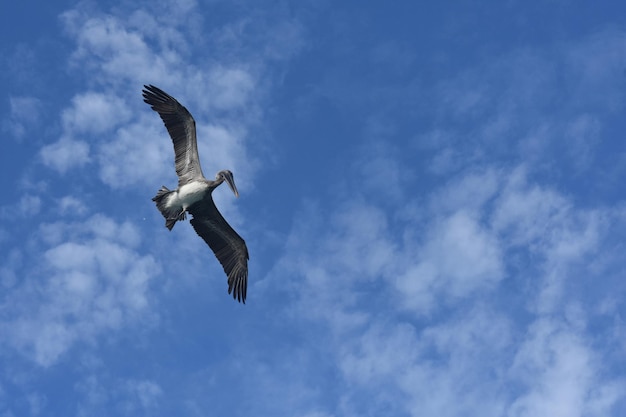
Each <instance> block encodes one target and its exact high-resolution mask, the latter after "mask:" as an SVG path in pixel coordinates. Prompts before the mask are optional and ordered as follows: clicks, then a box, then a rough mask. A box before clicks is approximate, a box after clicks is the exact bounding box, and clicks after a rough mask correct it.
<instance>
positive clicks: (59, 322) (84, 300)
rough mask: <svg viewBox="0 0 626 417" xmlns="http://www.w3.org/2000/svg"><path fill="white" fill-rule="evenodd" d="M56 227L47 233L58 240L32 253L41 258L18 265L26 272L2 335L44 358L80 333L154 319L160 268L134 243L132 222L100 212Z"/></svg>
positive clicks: (10, 301) (56, 354) (83, 336)
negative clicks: (152, 286) (152, 295)
mask: <svg viewBox="0 0 626 417" xmlns="http://www.w3.org/2000/svg"><path fill="white" fill-rule="evenodd" d="M57 229H58V231H57V233H56V234H55V235H53V236H55V237H53V238H52V239H51V240H50V239H48V241H49V242H57V243H52V244H51V246H50V247H49V248H47V249H45V248H42V249H41V252H40V253H32V254H29V255H28V256H31V257H33V258H34V259H41V262H37V263H36V264H34V265H24V266H23V267H22V268H21V270H19V271H17V273H18V274H20V275H21V276H23V278H22V280H21V282H20V284H19V285H17V286H14V287H13V288H11V290H10V291H11V296H10V297H8V298H7V299H6V300H5V302H4V304H5V305H4V307H5V309H8V310H7V311H10V312H11V314H10V315H8V316H7V315H5V316H3V317H2V320H1V323H0V327H1V328H2V329H3V333H4V334H5V335H6V340H5V341H4V343H6V344H7V345H9V346H11V347H12V348H14V349H15V350H16V351H18V352H19V353H21V354H23V355H25V356H26V357H28V358H30V359H32V360H33V361H35V362H36V363H37V364H39V365H41V366H50V365H52V364H54V363H55V362H57V361H58V360H59V359H60V357H61V356H62V355H63V354H65V353H66V352H67V351H68V350H69V349H70V348H71V347H72V346H73V345H74V344H75V343H77V342H78V341H84V342H89V341H92V340H93V339H94V338H96V337H97V336H99V335H100V334H101V333H102V332H104V331H111V330H113V331H115V330H117V329H119V328H121V327H122V326H126V325H130V324H131V323H133V322H135V321H136V320H140V321H143V322H144V323H145V321H146V320H147V319H148V320H150V315H151V313H150V312H149V311H148V310H147V307H148V303H149V301H148V297H149V296H148V290H149V287H148V284H149V281H150V280H151V279H152V277H153V276H154V275H155V274H156V273H157V272H158V271H159V265H158V263H157V262H156V261H155V260H154V259H153V258H152V256H150V255H141V254H140V253H138V252H137V251H136V250H135V247H136V246H137V244H138V241H139V235H138V232H137V230H136V229H135V227H134V226H133V225H131V224H129V223H122V224H118V223H116V222H114V221H112V220H111V219H109V218H106V217H104V216H99V215H96V216H92V217H90V218H89V219H87V220H85V221H84V222H73V223H67V224H57ZM33 306H37V307H35V308H32V307H33Z"/></svg>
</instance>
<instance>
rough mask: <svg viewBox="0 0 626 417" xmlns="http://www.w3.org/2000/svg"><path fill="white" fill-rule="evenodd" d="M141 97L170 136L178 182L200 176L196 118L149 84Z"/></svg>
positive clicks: (188, 180)
mask: <svg viewBox="0 0 626 417" xmlns="http://www.w3.org/2000/svg"><path fill="white" fill-rule="evenodd" d="M143 101H145V102H146V103H148V104H149V105H150V106H151V107H152V110H154V111H155V112H157V113H159V116H161V119H162V120H163V123H165V127H166V128H167V131H168V132H169V134H170V137H171V138H172V142H173V143H174V154H175V155H176V174H177V175H178V186H179V187H180V186H181V185H184V184H187V183H188V182H190V181H192V180H196V179H199V178H204V175H203V174H202V168H201V167H200V159H199V158H198V143H197V141H196V122H195V121H194V120H193V117H192V116H191V113H189V111H188V110H187V109H186V108H185V106H183V105H182V104H180V103H179V102H178V101H177V100H176V99H175V98H174V97H172V96H170V95H169V94H167V93H166V92H165V91H163V90H161V89H160V88H158V87H155V86H153V85H144V89H143Z"/></svg>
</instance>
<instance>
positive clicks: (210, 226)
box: [142, 85, 248, 304]
mask: <svg viewBox="0 0 626 417" xmlns="http://www.w3.org/2000/svg"><path fill="white" fill-rule="evenodd" d="M142 93H143V101H145V102H146V103H148V104H149V105H150V107H152V110H154V111H155V112H157V113H159V116H161V119H162V120H163V123H164V124H165V127H166V128H167V131H168V132H169V134H170V137H171V138H172V142H173V143H174V153H175V155H176V160H175V165H176V174H177V175H178V188H176V189H175V190H170V189H168V188H167V187H166V186H162V187H161V189H159V191H158V192H157V194H156V196H155V197H154V198H153V199H152V201H154V202H155V203H156V206H157V208H158V209H159V211H160V212H161V214H162V215H163V217H165V227H167V228H168V229H169V230H172V228H173V227H174V225H175V224H176V222H177V221H182V220H185V217H186V213H190V214H191V215H192V216H193V218H192V219H191V225H192V226H193V228H194V229H195V231H196V233H197V234H198V235H199V236H200V237H201V238H202V239H204V241H205V242H206V243H207V244H208V245H209V247H210V248H211V250H213V253H215V257H216V258H217V260H218V261H219V262H220V263H221V264H222V267H223V268H224V272H225V273H226V275H227V276H228V293H229V294H230V293H232V294H233V298H234V299H236V300H237V301H239V302H243V303H244V304H245V303H246V292H247V287H248V248H247V247H246V242H244V240H243V239H242V238H241V236H239V235H238V234H237V232H235V230H234V229H233V228H232V227H230V225H229V224H228V223H227V222H226V220H224V217H222V215H221V214H220V212H219V211H218V210H217V207H215V203H214V202H213V197H212V196H211V194H212V193H213V190H215V189H216V188H217V187H218V186H219V185H220V184H222V183H223V182H226V184H228V186H229V187H230V189H231V190H232V191H233V193H234V194H235V197H239V192H238V191H237V186H236V185H235V179H234V178H233V173H232V172H230V171H228V170H222V171H219V172H218V173H217V174H216V175H215V180H214V181H211V180H207V179H206V178H205V177H204V175H203V174H202V169H201V168H200V159H199V158H198V143H197V141H196V122H195V121H194V119H193V117H192V116H191V113H189V111H188V110H187V109H186V108H185V106H183V105H182V104H180V103H179V102H178V101H177V100H176V99H175V98H174V97H172V96H170V95H169V94H167V93H166V92H164V91H163V90H161V89H160V88H157V87H155V86H153V85H144V89H143V91H142Z"/></svg>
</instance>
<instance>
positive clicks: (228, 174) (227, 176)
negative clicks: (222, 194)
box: [224, 172, 239, 197]
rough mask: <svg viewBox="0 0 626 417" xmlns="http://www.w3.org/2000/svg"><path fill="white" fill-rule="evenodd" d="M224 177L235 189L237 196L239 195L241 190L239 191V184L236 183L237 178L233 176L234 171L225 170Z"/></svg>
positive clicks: (232, 188)
mask: <svg viewBox="0 0 626 417" xmlns="http://www.w3.org/2000/svg"><path fill="white" fill-rule="evenodd" d="M224 179H225V180H226V183H227V184H228V186H229V187H230V189H231V190H233V193H235V197H239V191H237V186H236V185H235V179H234V178H233V174H232V172H225V173H224Z"/></svg>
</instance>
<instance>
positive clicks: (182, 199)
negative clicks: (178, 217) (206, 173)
mask: <svg viewBox="0 0 626 417" xmlns="http://www.w3.org/2000/svg"><path fill="white" fill-rule="evenodd" d="M208 188H209V186H208V185H207V184H205V183H202V182H190V183H187V184H185V185H183V186H182V187H180V188H179V189H177V190H176V192H174V193H172V194H170V195H169V198H168V199H167V207H168V208H170V207H171V208H176V209H178V211H183V210H187V208H188V207H189V206H191V205H192V204H193V203H195V202H198V201H200V200H202V197H204V194H205V193H206V191H207V189H208Z"/></svg>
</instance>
